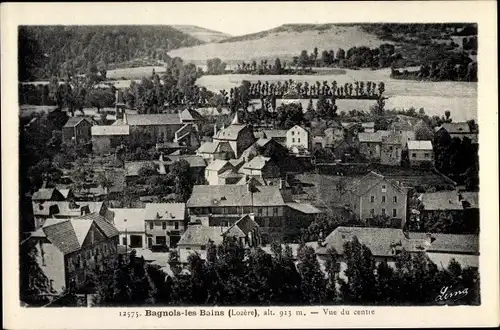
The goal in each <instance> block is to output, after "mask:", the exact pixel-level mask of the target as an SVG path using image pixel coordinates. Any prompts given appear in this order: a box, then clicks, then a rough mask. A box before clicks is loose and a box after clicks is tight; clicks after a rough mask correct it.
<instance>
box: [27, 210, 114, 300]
mask: <svg viewBox="0 0 500 330" xmlns="http://www.w3.org/2000/svg"><path fill="white" fill-rule="evenodd" d="M118 234H119V232H118V230H117V229H116V228H115V227H114V226H113V224H111V223H110V222H108V221H107V220H106V219H104V218H103V217H102V216H100V215H98V214H95V213H94V214H90V215H86V216H82V217H76V218H72V219H47V221H46V222H45V223H44V225H43V227H41V228H39V229H38V230H36V231H35V232H32V233H31V236H30V237H29V238H28V239H27V240H26V241H24V242H23V243H22V244H32V245H33V247H35V248H36V252H37V262H38V264H39V265H40V267H41V269H42V270H43V272H44V274H45V275H46V276H47V277H48V279H49V281H50V287H51V291H52V292H53V293H55V294H58V293H59V294H60V293H63V292H64V291H65V290H66V289H70V288H71V289H75V290H78V289H79V288H81V287H83V286H84V285H85V282H86V281H87V279H89V277H88V276H89V275H93V274H95V272H96V271H97V270H99V269H102V267H103V266H104V263H105V262H107V261H108V260H109V259H110V258H113V257H115V256H116V253H117V246H118Z"/></svg>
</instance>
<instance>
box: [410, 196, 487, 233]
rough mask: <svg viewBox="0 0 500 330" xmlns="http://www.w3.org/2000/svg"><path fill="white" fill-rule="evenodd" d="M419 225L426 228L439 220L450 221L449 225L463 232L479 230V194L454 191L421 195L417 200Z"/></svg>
mask: <svg viewBox="0 0 500 330" xmlns="http://www.w3.org/2000/svg"><path fill="white" fill-rule="evenodd" d="M418 199H419V200H420V202H421V206H420V208H419V210H418V211H419V212H420V216H419V221H421V223H427V224H428V226H429V225H431V226H432V223H433V222H437V221H439V219H442V218H447V219H450V221H451V225H452V226H454V227H458V228H457V229H459V230H461V231H463V232H477V231H478V229H479V194H478V193H477V192H460V191H456V190H449V191H438V192H433V193H423V194H421V195H420V196H419V198H418ZM454 224H455V225H454Z"/></svg>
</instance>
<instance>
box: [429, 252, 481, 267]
mask: <svg viewBox="0 0 500 330" xmlns="http://www.w3.org/2000/svg"><path fill="white" fill-rule="evenodd" d="M427 257H428V258H429V259H430V260H431V261H432V262H433V263H434V264H435V265H436V266H438V268H440V269H447V267H448V265H449V264H450V261H451V260H452V259H455V261H456V262H458V263H459V264H460V265H461V266H462V268H467V267H473V268H479V256H477V255H470V254H453V253H438V252H427Z"/></svg>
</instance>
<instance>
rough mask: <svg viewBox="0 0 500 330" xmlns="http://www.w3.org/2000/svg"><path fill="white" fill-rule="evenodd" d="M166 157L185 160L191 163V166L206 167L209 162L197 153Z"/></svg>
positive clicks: (174, 160)
mask: <svg viewBox="0 0 500 330" xmlns="http://www.w3.org/2000/svg"><path fill="white" fill-rule="evenodd" d="M165 158H166V159H170V160H171V161H172V162H177V161H180V160H185V161H187V162H188V163H189V167H206V166H207V162H206V160H205V159H204V158H203V157H201V156H196V155H168V156H165Z"/></svg>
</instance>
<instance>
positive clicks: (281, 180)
mask: <svg viewBox="0 0 500 330" xmlns="http://www.w3.org/2000/svg"><path fill="white" fill-rule="evenodd" d="M283 189H285V180H283V179H280V190H283Z"/></svg>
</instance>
